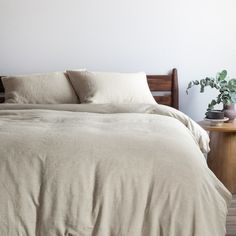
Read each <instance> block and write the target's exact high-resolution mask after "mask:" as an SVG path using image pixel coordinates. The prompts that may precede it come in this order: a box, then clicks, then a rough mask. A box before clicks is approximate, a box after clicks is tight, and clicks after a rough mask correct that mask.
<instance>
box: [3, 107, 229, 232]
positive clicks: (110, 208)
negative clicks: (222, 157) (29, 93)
mask: <svg viewBox="0 0 236 236" xmlns="http://www.w3.org/2000/svg"><path fill="white" fill-rule="evenodd" d="M208 151H209V138H208V135H207V133H206V132H205V131H204V130H203V129H201V127H200V126H198V125H197V124H196V123H195V122H194V121H192V120H191V119H190V118H189V117H187V116H186V115H184V114H183V113H181V112H179V111H176V110H175V109H172V108H169V107H166V106H162V105H148V104H143V105H140V104H139V105H108V104H104V105H92V104H90V105H82V104H80V105H29V104H28V105H13V104H2V105H0V191H1V194H0V232H1V235H3V236H5V235H6V236H16V235H19V236H25V235H27V236H28V235H29V236H55V235H60V236H64V235H67V236H77V235H80V236H157V235H160V236H190V235H193V236H203V235H206V236H223V235H225V220H226V215H227V205H228V204H229V203H230V200H231V194H230V193H229V191H228V190H227V189H226V188H225V187H224V186H223V184H222V183H221V182H220V181H219V180H218V179H217V178H216V177H215V175H214V174H213V173H212V172H211V171H210V170H209V168H208V167H207V164H206V160H205V158H204V155H203V152H208Z"/></svg>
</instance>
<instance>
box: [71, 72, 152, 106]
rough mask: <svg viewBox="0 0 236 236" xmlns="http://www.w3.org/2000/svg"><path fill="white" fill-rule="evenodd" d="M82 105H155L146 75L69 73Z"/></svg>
mask: <svg viewBox="0 0 236 236" xmlns="http://www.w3.org/2000/svg"><path fill="white" fill-rule="evenodd" d="M67 73H68V75H69V78H70V81H71V83H72V85H73V87H74V89H75V91H76V93H77V95H78V96H79V99H80V101H81V103H94V104H102V103H113V104H121V103H147V104H155V103H156V102H155V100H154V98H153V96H152V94H151V91H150V89H149V86H148V83H147V78H146V74H145V73H143V72H141V73H108V72H89V71H67Z"/></svg>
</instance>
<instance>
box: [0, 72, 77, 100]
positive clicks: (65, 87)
mask: <svg viewBox="0 0 236 236" xmlns="http://www.w3.org/2000/svg"><path fill="white" fill-rule="evenodd" d="M2 83H3V86H4V89H5V102H6V103H33V104H35V103H38V104H51V103H54V104H55V103H56V104H63V103H64V104H65V103H78V97H77V95H76V94H75V92H74V90H73V88H72V85H71V83H70V81H69V79H68V77H67V75H66V73H63V72H55V73H47V74H34V75H23V76H8V77H3V78H2Z"/></svg>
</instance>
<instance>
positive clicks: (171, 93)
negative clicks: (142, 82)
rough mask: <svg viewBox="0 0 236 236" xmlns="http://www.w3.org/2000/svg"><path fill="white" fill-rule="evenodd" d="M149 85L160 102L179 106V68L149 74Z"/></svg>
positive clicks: (1, 89)
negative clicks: (166, 73)
mask: <svg viewBox="0 0 236 236" xmlns="http://www.w3.org/2000/svg"><path fill="white" fill-rule="evenodd" d="M1 77H2V76H0V102H4V97H2V96H1V94H4V88H3V85H2V81H1ZM147 80H148V85H149V88H150V90H151V91H152V92H153V97H154V98H155V100H156V101H157V102H158V103H159V104H163V105H168V106H171V107H174V108H176V109H178V108H179V90H178V76H177V69H173V70H172V72H171V73H170V74H169V75H147Z"/></svg>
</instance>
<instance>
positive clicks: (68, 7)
mask: <svg viewBox="0 0 236 236" xmlns="http://www.w3.org/2000/svg"><path fill="white" fill-rule="evenodd" d="M235 12H236V1H235V0H197V1H196V0H178V1H176V0H20V1H19V0H0V74H13V73H21V74H22V73H32V72H45V71H57V70H64V69H68V68H81V67H86V68H88V69H92V70H110V71H122V72H123V71H128V72H131V71H146V72H147V73H167V72H168V71H169V70H170V69H171V68H172V67H177V68H178V70H179V79H180V81H179V82H180V108H181V110H182V111H184V112H185V113H187V114H188V115H190V116H191V117H192V118H194V119H196V120H199V119H201V118H202V117H203V114H204V111H205V108H206V106H207V103H208V100H209V96H210V95H209V96H207V95H202V94H201V95H200V94H199V93H198V92H197V90H193V91H191V94H190V95H189V96H186V94H185V88H186V86H187V83H188V81H189V80H192V79H201V78H204V77H205V76H207V75H215V74H216V72H217V71H219V70H221V69H223V68H226V69H228V71H229V72H230V74H231V75H232V76H235V77H236V13H235ZM209 92H211V93H210V94H211V96H213V95H214V93H213V92H212V91H210V90H209Z"/></svg>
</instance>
